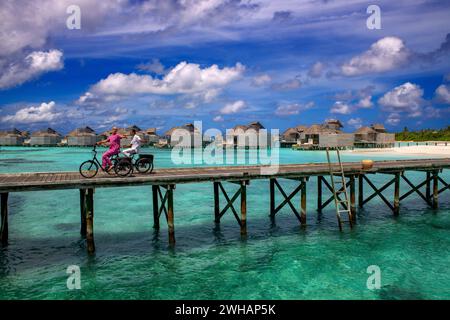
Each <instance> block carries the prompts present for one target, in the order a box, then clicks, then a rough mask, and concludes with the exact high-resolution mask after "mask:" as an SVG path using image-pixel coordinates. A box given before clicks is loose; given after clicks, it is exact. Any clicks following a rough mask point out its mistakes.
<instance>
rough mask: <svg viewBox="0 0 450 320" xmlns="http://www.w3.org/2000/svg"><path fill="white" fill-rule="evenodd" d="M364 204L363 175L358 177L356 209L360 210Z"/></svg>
mask: <svg viewBox="0 0 450 320" xmlns="http://www.w3.org/2000/svg"><path fill="white" fill-rule="evenodd" d="M363 202H364V179H363V175H362V174H360V175H358V207H360V208H362V207H363Z"/></svg>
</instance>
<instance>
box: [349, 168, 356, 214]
mask: <svg viewBox="0 0 450 320" xmlns="http://www.w3.org/2000/svg"><path fill="white" fill-rule="evenodd" d="M350 214H351V216H352V222H356V186H355V176H354V175H351V176H350Z"/></svg>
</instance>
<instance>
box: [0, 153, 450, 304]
mask: <svg viewBox="0 0 450 320" xmlns="http://www.w3.org/2000/svg"><path fill="white" fill-rule="evenodd" d="M146 151H149V152H153V153H154V154H155V159H156V168H162V167H170V166H174V165H173V164H171V161H170V151H168V150H154V149H149V150H146ZM89 157H90V150H89V149H86V148H2V149H1V150H0V173H7V172H29V171H49V170H51V171H58V170H66V171H69V170H77V168H78V165H79V164H80V163H81V162H82V161H83V160H85V159H87V158H89ZM370 157H371V158H372V159H374V160H378V159H379V160H381V159H394V158H395V159H400V158H401V157H399V156H396V157H387V156H383V155H380V156H370ZM362 158H367V157H361V156H356V155H352V154H346V155H344V156H343V159H344V160H345V161H360V160H361V159H362ZM404 158H406V157H404ZM324 161H326V157H325V154H324V153H323V152H308V151H291V150H289V149H282V150H281V151H280V162H281V163H307V162H324ZM408 176H409V177H410V178H411V180H412V181H413V182H418V181H419V180H420V179H422V178H423V176H424V173H408ZM444 178H445V180H446V181H449V180H450V174H449V173H448V171H447V172H444ZM390 179H391V177H390V176H383V175H376V176H374V177H373V181H374V182H377V183H379V184H381V183H382V182H385V181H388V180H390ZM282 184H283V186H285V187H286V190H292V188H294V185H295V183H293V182H291V181H288V180H286V181H284V180H283V181H282ZM290 187H291V188H290ZM316 187H317V185H316V181H315V179H311V180H310V181H309V182H308V186H307V188H308V202H307V209H308V211H307V224H308V225H307V227H306V228H301V227H300V226H299V222H298V220H297V219H296V217H295V216H294V215H293V214H292V212H290V209H289V207H287V206H286V207H285V208H283V210H282V211H281V212H279V213H278V215H277V218H276V220H275V222H274V223H273V222H271V220H270V219H269V218H268V210H269V196H268V189H269V184H268V181H262V180H261V181H252V183H251V185H250V186H249V187H248V189H247V197H248V204H247V207H248V214H247V219H248V220H247V224H248V236H247V238H246V239H242V238H241V236H240V233H239V226H238V225H237V223H236V221H235V220H234V218H233V216H232V215H231V214H227V215H226V216H224V218H223V220H222V222H221V225H220V227H217V226H215V224H214V222H213V193H212V185H211V184H191V185H178V186H177V188H176V190H175V197H174V198H175V234H176V239H177V244H176V246H175V248H170V247H169V246H168V239H167V228H166V223H165V221H163V220H162V221H161V230H160V231H159V232H157V231H155V230H154V229H153V228H152V225H153V221H152V207H151V203H152V202H151V188H150V187H129V188H113V189H98V190H96V192H95V224H94V228H95V243H96V250H97V251H96V254H95V256H92V257H90V256H88V255H87V253H86V248H85V242H84V241H83V239H82V238H81V237H80V236H79V229H80V222H79V220H80V216H79V193H78V190H64V191H44V192H25V193H13V194H10V201H9V205H10V206H9V209H10V215H9V228H10V244H9V246H8V247H6V248H1V249H0V299H111V298H114V299H433V298H436V299H449V298H450V272H449V271H448V266H449V265H450V250H449V247H450V214H449V213H450V191H445V192H444V193H442V194H440V199H439V200H440V207H441V209H440V210H439V211H433V210H431V209H429V208H428V207H427V205H426V204H425V203H424V202H423V201H422V200H421V199H420V198H419V197H418V196H412V197H410V198H408V199H406V200H405V201H404V202H402V204H401V213H400V216H399V217H398V218H394V217H393V216H392V213H391V212H390V210H389V209H388V208H387V207H386V206H385V205H384V204H383V203H382V202H381V200H379V199H374V200H373V201H372V202H370V203H369V204H367V205H366V206H365V207H364V209H363V210H359V212H358V225H357V227H356V228H354V229H353V230H351V231H350V230H346V231H345V232H342V233H340V232H339V231H338V228H337V222H336V217H335V211H334V208H333V207H332V206H329V207H328V208H327V209H325V210H324V211H323V213H322V215H320V216H319V215H318V214H317V212H316V201H317V200H316ZM227 188H228V190H230V192H231V191H232V190H233V189H234V188H236V187H235V186H234V185H227ZM289 188H290V189H289ZM402 188H403V189H402V193H403V192H406V190H409V189H408V188H406V186H405V185H404V184H403V183H402ZM365 191H366V192H367V195H369V192H370V190H369V187H368V186H366V188H365ZM385 194H386V196H387V197H388V198H389V199H392V196H393V190H392V189H391V188H389V189H388V190H387V191H386V192H385ZM280 197H281V196H277V199H278V200H280ZM295 201H296V202H297V203H298V201H299V199H298V197H296V198H295ZM294 203H295V202H294ZM69 265H78V266H79V267H80V269H81V287H82V288H81V290H68V289H67V287H66V280H67V277H68V275H67V274H66V269H67V267H68V266H69ZM370 265H377V266H379V267H380V269H381V289H379V290H369V289H367V286H366V281H367V278H368V276H369V274H368V273H367V272H366V270H367V267H368V266H370Z"/></svg>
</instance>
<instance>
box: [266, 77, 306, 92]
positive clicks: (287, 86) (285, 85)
mask: <svg viewBox="0 0 450 320" xmlns="http://www.w3.org/2000/svg"><path fill="white" fill-rule="evenodd" d="M301 86H302V82H301V81H300V79H298V78H294V79H289V80H286V81H284V82H281V83H274V84H273V85H272V89H273V90H278V91H288V90H295V89H298V88H300V87H301Z"/></svg>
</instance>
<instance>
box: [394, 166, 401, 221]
mask: <svg viewBox="0 0 450 320" xmlns="http://www.w3.org/2000/svg"><path fill="white" fill-rule="evenodd" d="M399 213H400V172H397V173H395V182H394V215H395V216H398V215H399Z"/></svg>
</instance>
